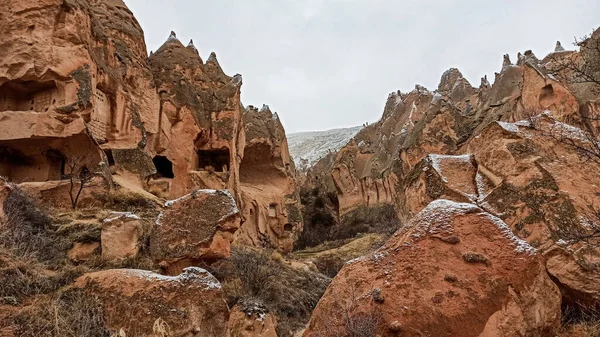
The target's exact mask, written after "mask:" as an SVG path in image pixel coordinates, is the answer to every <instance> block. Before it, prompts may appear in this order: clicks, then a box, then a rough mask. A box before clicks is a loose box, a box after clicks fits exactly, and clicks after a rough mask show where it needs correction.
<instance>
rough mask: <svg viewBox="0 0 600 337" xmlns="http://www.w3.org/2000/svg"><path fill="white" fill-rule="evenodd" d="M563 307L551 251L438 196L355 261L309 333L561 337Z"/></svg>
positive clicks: (339, 279) (345, 269)
mask: <svg viewBox="0 0 600 337" xmlns="http://www.w3.org/2000/svg"><path fill="white" fill-rule="evenodd" d="M560 306H561V297H560V292H559V290H558V288H557V287H556V285H555V284H554V283H553V282H552V281H551V280H550V278H549V277H548V275H547V273H546V270H545V266H544V260H543V257H542V256H541V255H540V254H538V253H537V252H536V250H535V249H534V248H533V247H531V246H530V245H528V244H527V243H526V242H525V241H522V240H520V239H518V238H517V237H516V236H514V235H513V234H512V232H511V231H510V229H509V228H508V226H506V224H505V223H504V222H502V220H500V219H499V218H497V217H495V216H493V215H491V214H489V213H486V212H485V211H483V210H481V209H480V208H478V207H477V206H475V205H472V204H467V203H456V202H451V201H448V200H436V201H434V202H432V203H431V204H430V205H429V206H427V207H426V208H425V209H424V210H423V211H422V212H421V213H419V214H418V215H417V216H415V218H414V219H413V220H412V221H411V222H410V223H409V224H408V225H407V226H406V227H405V228H403V229H401V230H399V231H398V232H397V233H396V234H394V236H393V237H392V238H391V239H390V240H389V241H388V242H387V243H386V244H385V245H384V246H383V247H382V248H380V249H379V250H377V251H375V252H374V253H372V254H370V255H367V256H364V257H362V258H358V259H356V260H352V261H349V262H347V263H346V265H345V266H344V267H343V269H342V270H341V271H340V273H339V274H338V275H337V276H336V277H335V278H334V280H333V282H332V283H331V285H330V286H329V288H328V289H327V291H326V293H325V294H324V296H323V297H322V298H321V300H320V302H319V304H318V305H317V308H316V309H315V311H314V312H313V315H312V318H311V321H310V323H309V327H308V329H307V330H306V332H305V334H304V336H305V337H312V336H342V335H345V333H348V332H349V331H361V333H364V335H365V336H376V335H379V336H398V335H401V336H409V337H410V336H459V337H460V336H506V337H508V336H532V337H533V336H554V333H555V331H556V328H558V326H559V325H560V316H561V312H560Z"/></svg>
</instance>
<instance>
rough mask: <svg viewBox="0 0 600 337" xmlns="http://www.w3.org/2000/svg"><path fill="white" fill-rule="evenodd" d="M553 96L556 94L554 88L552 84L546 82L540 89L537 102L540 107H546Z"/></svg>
mask: <svg viewBox="0 0 600 337" xmlns="http://www.w3.org/2000/svg"><path fill="white" fill-rule="evenodd" d="M555 97H556V95H555V94H554V88H553V87H552V84H548V85H546V86H545V87H543V88H542V91H541V92H540V102H539V103H540V105H541V106H542V107H544V108H547V107H548V106H549V105H550V103H551V102H552V101H553V100H554V98H555Z"/></svg>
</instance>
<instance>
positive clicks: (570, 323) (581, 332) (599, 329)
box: [557, 306, 600, 337]
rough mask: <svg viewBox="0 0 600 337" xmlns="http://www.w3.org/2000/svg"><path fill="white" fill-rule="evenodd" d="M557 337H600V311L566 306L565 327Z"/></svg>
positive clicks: (564, 309)
mask: <svg viewBox="0 0 600 337" xmlns="http://www.w3.org/2000/svg"><path fill="white" fill-rule="evenodd" d="M557 337H600V311H599V310H598V309H594V308H585V307H581V306H577V307H573V306H564V307H563V326H562V328H561V331H560V332H559V333H558V335H557Z"/></svg>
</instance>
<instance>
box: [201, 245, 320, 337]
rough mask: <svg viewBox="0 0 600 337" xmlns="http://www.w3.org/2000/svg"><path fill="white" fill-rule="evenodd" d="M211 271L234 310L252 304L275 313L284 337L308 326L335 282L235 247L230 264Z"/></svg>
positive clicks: (228, 262) (265, 253) (218, 266)
mask: <svg viewBox="0 0 600 337" xmlns="http://www.w3.org/2000/svg"><path fill="white" fill-rule="evenodd" d="M274 256H275V258H273V257H274ZM208 269H209V270H210V271H211V272H212V273H213V274H214V275H215V276H216V277H217V278H218V279H219V280H220V281H221V282H222V283H223V291H224V292H225V295H226V299H227V303H228V304H229V306H230V307H233V306H234V305H236V304H238V303H242V302H244V301H251V302H255V303H259V304H262V305H264V306H265V307H266V308H267V309H268V310H269V312H271V313H273V314H274V315H275V316H276V317H277V322H278V325H277V335H278V336H280V337H290V336H292V335H293V333H295V332H296V331H298V330H300V329H302V328H303V327H304V325H305V324H306V323H308V320H309V319H310V315H311V313H312V311H313V309H314V308H315V306H316V305H317V303H318V301H319V299H320V298H321V296H322V295H323V293H324V292H325V289H326V288H327V285H328V284H329V282H330V281H331V280H330V279H329V278H327V277H325V276H323V275H321V274H318V273H314V272H309V271H301V270H297V269H293V268H291V267H289V266H287V265H285V264H282V263H281V262H280V261H279V259H277V255H273V254H271V253H270V252H266V251H263V250H255V249H252V248H245V247H233V248H232V252H231V258H230V259H229V260H226V261H222V262H220V263H217V264H215V265H213V266H211V267H209V268H208Z"/></svg>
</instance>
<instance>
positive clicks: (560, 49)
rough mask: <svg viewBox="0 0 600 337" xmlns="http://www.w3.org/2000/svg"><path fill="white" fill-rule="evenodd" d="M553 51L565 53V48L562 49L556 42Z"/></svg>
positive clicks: (558, 42)
mask: <svg viewBox="0 0 600 337" xmlns="http://www.w3.org/2000/svg"><path fill="white" fill-rule="evenodd" d="M554 51H555V52H556V51H565V48H563V46H562V44H560V41H556V47H554Z"/></svg>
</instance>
